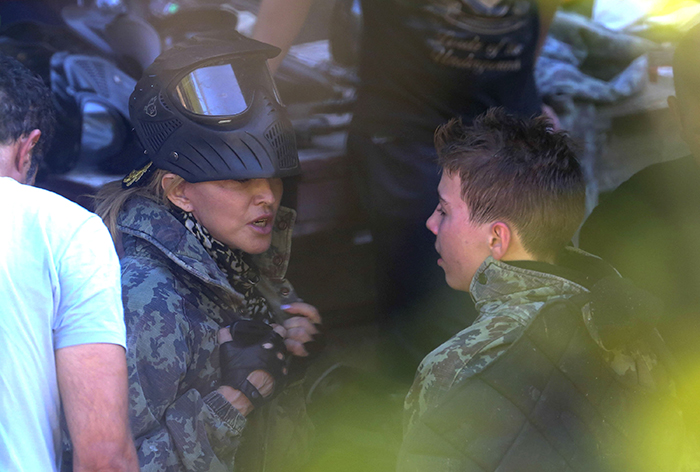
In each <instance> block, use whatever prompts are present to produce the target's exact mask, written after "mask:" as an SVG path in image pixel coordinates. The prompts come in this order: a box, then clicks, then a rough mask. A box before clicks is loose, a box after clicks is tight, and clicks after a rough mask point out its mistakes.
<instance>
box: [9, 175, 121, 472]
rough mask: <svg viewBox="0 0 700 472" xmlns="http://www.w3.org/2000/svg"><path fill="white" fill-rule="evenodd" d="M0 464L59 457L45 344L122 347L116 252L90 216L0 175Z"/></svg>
mask: <svg viewBox="0 0 700 472" xmlns="http://www.w3.org/2000/svg"><path fill="white" fill-rule="evenodd" d="M0 202H1V203H0V205H1V206H2V213H1V214H2V216H1V217H0V219H1V220H2V223H3V224H2V231H0V471H32V472H34V471H51V470H58V469H59V468H60V463H61V454H60V451H61V430H60V424H59V419H60V398H59V390H58V384H57V381H56V361H55V356H54V351H55V350H57V349H61V348H64V347H69V346H74V345H78V344H86V343H110V344H119V345H121V346H126V330H125V327H124V315H123V308H122V300H121V282H120V269H119V260H118V258H117V255H116V253H115V250H114V245H113V243H112V240H111V238H110V236H109V232H108V231H107V228H106V227H105V225H104V224H103V223H102V220H100V218H99V217H97V216H96V215H94V214H92V213H90V212H88V211H87V210H85V209H84V208H82V207H80V206H79V205H76V204H75V203H73V202H70V201H69V200H66V199H65V198H63V197H61V196H59V195H57V194H55V193H52V192H48V191H46V190H42V189H38V188H34V187H30V186H27V185H22V184H19V183H17V182H16V181H15V180H13V179H10V178H8V177H0Z"/></svg>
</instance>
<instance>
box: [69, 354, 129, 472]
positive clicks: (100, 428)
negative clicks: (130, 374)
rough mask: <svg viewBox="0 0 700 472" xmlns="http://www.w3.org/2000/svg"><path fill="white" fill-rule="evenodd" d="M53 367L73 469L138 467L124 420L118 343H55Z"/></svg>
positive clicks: (125, 402)
mask: <svg viewBox="0 0 700 472" xmlns="http://www.w3.org/2000/svg"><path fill="white" fill-rule="evenodd" d="M56 371H57V374H58V386H59V390H60V392H61V400H62V403H63V409H64V411H65V414H66V421H67V423H68V431H69V432H70V436H71V440H72V443H73V470H74V471H75V472H88V471H98V470H99V471H103V472H107V471H138V470H139V465H138V461H137V459H136V450H135V449H134V442H133V440H132V437H131V431H130V429H129V424H128V413H127V412H128V410H127V408H128V396H127V370H126V357H125V353H124V348H123V347H121V346H119V345H116V344H80V345H77V346H70V347H65V348H61V349H58V350H57V351H56Z"/></svg>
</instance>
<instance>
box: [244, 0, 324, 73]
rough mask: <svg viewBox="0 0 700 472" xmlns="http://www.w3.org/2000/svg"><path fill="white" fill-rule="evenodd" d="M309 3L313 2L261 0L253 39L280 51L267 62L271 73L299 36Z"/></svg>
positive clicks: (311, 0) (307, 0)
mask: <svg viewBox="0 0 700 472" xmlns="http://www.w3.org/2000/svg"><path fill="white" fill-rule="evenodd" d="M311 2H313V0H262V2H261V3H260V11H259V12H258V20H257V22H256V23H255V29H254V30H253V39H257V40H258V41H262V42H264V43H269V44H272V45H273V46H277V47H278V48H280V49H282V52H281V53H280V55H279V56H277V57H276V58H274V59H271V60H270V61H268V63H269V64H270V70H271V71H272V73H274V72H275V71H276V70H277V68H278V67H279V65H280V63H281V62H282V59H284V56H286V55H287V52H288V51H289V47H290V46H291V45H292V41H294V38H296V36H297V34H299V31H300V30H301V27H302V26H303V24H304V20H306V15H308V13H309V8H310V7H311Z"/></svg>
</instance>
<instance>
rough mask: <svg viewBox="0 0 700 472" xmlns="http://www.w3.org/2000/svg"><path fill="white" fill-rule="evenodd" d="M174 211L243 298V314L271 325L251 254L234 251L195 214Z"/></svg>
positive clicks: (268, 311) (268, 310)
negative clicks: (249, 258) (218, 238)
mask: <svg viewBox="0 0 700 472" xmlns="http://www.w3.org/2000/svg"><path fill="white" fill-rule="evenodd" d="M170 212H171V213H172V214H173V216H175V218H177V220H178V221H179V222H180V223H182V224H183V225H184V226H185V228H187V229H188V230H189V231H190V232H191V233H192V234H193V235H194V237H195V238H197V240H198V241H199V242H200V243H201V244H202V246H203V247H204V249H205V250H206V251H207V253H209V255H210V256H211V257H212V259H214V262H216V264H217V265H218V266H219V268H220V269H221V270H223V271H224V273H225V274H226V278H227V279H228V281H229V283H230V284H231V287H233V289H234V290H235V291H237V292H238V293H240V294H241V295H243V297H244V300H243V307H242V310H241V315H242V316H243V317H244V318H248V319H254V320H259V321H264V322H266V323H269V322H271V321H272V314H271V313H270V308H269V307H268V305H267V302H266V301H265V298H264V297H263V296H262V295H261V294H260V292H259V291H258V290H257V288H256V287H255V286H256V285H257V283H258V282H259V281H260V275H259V274H258V272H257V271H256V270H255V268H254V267H253V266H252V265H250V263H249V262H248V261H247V260H246V259H247V254H245V253H244V252H243V251H241V250H239V249H231V248H229V247H228V246H226V245H225V244H224V243H222V242H221V241H218V240H217V239H215V238H214V237H213V236H212V235H211V234H209V231H207V229H206V228H205V227H204V226H202V225H200V224H199V222H198V221H197V220H196V218H195V217H194V215H193V214H192V213H190V212H188V211H184V210H182V209H180V208H178V207H174V208H171V210H170Z"/></svg>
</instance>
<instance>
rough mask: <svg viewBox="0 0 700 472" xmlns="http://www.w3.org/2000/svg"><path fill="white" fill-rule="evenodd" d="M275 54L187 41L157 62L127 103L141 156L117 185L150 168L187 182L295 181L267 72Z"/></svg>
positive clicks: (236, 44) (259, 46)
mask: <svg viewBox="0 0 700 472" xmlns="http://www.w3.org/2000/svg"><path fill="white" fill-rule="evenodd" d="M279 52H280V50H279V49H278V48H276V47H274V46H270V45H268V44H265V43H261V42H258V41H254V40H252V39H248V38H246V37H244V36H242V35H237V36H236V37H235V39H233V40H222V39H213V38H206V37H204V38H203V37H194V38H191V39H188V40H187V41H185V42H183V43H180V44H177V45H175V46H174V47H173V48H171V49H169V50H167V51H166V52H164V53H163V54H161V55H160V56H158V58H157V59H156V60H155V62H154V63H153V64H152V65H150V66H149V67H148V68H147V69H146V70H145V72H144V75H143V77H142V78H141V80H139V81H138V83H137V84H136V88H135V90H134V92H133V93H132V94H131V97H130V98H129V115H130V117H131V121H132V123H133V125H134V129H135V131H136V135H137V136H138V138H139V141H140V142H141V144H142V146H143V147H144V149H145V151H144V158H143V160H142V162H141V163H139V165H137V167H136V170H134V171H133V172H131V173H130V174H129V175H128V176H126V177H125V178H124V180H123V185H124V186H125V187H131V186H133V185H139V184H142V183H143V182H146V181H147V180H148V179H147V178H145V177H146V176H147V175H149V174H150V173H151V172H153V171H154V170H155V169H156V168H158V169H165V170H168V171H170V172H172V173H174V174H177V175H179V176H180V177H182V178H184V179H185V180H186V181H187V182H191V183H196V182H205V181H211V180H229V179H233V180H244V179H261V178H285V177H292V176H295V175H298V174H299V173H300V172H301V168H300V166H299V156H298V154H297V149H296V141H295V137H294V130H293V129H292V125H291V122H290V121H289V118H288V117H287V114H286V108H285V107H284V105H282V103H281V101H280V99H279V95H278V93H277V89H276V87H275V83H274V82H273V80H272V77H271V75H270V71H269V69H268V66H267V59H269V58H272V57H275V56H277V54H279Z"/></svg>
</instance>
